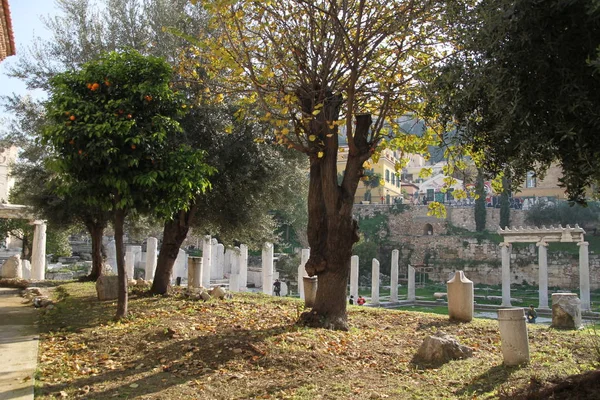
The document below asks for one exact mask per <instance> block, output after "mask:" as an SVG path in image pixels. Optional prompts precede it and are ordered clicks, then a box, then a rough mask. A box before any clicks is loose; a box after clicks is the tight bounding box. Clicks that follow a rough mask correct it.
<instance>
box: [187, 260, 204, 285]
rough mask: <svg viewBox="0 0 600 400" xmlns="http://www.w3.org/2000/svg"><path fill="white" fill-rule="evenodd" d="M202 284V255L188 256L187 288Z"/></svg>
mask: <svg viewBox="0 0 600 400" xmlns="http://www.w3.org/2000/svg"><path fill="white" fill-rule="evenodd" d="M201 285H202V257H188V289H189V288H197V287H200V286H201Z"/></svg>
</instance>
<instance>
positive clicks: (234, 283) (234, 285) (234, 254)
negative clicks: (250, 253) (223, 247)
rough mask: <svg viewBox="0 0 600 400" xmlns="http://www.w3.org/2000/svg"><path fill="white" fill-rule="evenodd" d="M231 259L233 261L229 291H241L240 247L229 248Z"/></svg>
mask: <svg viewBox="0 0 600 400" xmlns="http://www.w3.org/2000/svg"><path fill="white" fill-rule="evenodd" d="M227 254H228V255H229V261H230V263H231V272H230V273H229V291H231V292H239V291H240V248H239V247H235V248H233V249H227Z"/></svg>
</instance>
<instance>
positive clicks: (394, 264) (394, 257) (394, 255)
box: [390, 250, 400, 303]
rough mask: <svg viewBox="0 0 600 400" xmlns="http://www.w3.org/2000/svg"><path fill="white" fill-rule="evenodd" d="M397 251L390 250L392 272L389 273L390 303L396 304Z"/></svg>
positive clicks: (398, 254)
mask: <svg viewBox="0 0 600 400" xmlns="http://www.w3.org/2000/svg"><path fill="white" fill-rule="evenodd" d="M399 257H400V251H399V250H392V270H391V271H390V301H392V302H394V303H397V302H398V258H399Z"/></svg>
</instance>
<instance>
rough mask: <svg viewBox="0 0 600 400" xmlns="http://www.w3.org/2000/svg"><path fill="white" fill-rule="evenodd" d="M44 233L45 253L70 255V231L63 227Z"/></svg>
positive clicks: (58, 255) (62, 255) (60, 255)
mask: <svg viewBox="0 0 600 400" xmlns="http://www.w3.org/2000/svg"><path fill="white" fill-rule="evenodd" d="M50 228H51V229H50V230H48V231H47V235H46V253H47V254H52V255H53V256H54V257H55V258H56V257H70V256H71V255H72V251H71V244H70V243H69V235H70V234H71V232H70V231H69V230H64V229H52V228H53V227H52V226H50Z"/></svg>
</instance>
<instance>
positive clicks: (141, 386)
mask: <svg viewBox="0 0 600 400" xmlns="http://www.w3.org/2000/svg"><path fill="white" fill-rule="evenodd" d="M290 329H295V328H294V327H292V326H289V325H287V326H278V327H274V328H270V329H266V330H245V329H235V328H234V329H231V330H229V331H227V332H224V333H219V334H208V335H205V336H199V337H195V338H193V339H188V340H177V339H171V340H173V341H174V342H173V343H171V344H169V345H167V346H166V347H162V348H152V347H149V348H147V349H146V350H145V351H144V350H141V351H140V352H143V353H144V354H143V355H141V356H140V357H138V358H136V359H135V360H134V361H132V362H131V364H134V365H129V366H128V367H123V368H118V369H115V370H110V371H104V372H102V373H100V374H98V375H95V376H81V377H76V378H74V379H72V380H70V381H69V382H64V383H60V384H51V383H47V382H46V383H44V386H43V388H42V389H41V390H40V392H41V394H53V393H59V392H60V391H63V390H66V389H68V388H85V387H86V386H87V387H94V385H98V384H103V385H105V384H106V382H111V381H123V384H121V385H120V386H117V387H111V388H106V389H105V390H97V388H92V390H91V391H89V392H87V393H85V396H84V397H85V398H86V399H107V398H113V397H117V396H125V397H128V396H129V395H135V396H136V397H138V396H144V395H150V394H152V393H156V392H160V391H163V390H165V389H167V388H169V387H172V386H177V385H180V384H183V383H186V382H190V383H192V382H193V381H195V380H198V379H201V378H208V377H209V376H210V375H212V374H218V373H219V374H220V373H222V372H221V371H220V369H221V368H222V367H223V366H224V365H226V364H227V363H228V362H229V361H231V360H233V359H236V358H239V359H241V360H244V362H246V363H250V364H251V365H252V364H254V365H256V366H257V367H263V368H264V367H272V366H276V367H277V368H278V369H289V370H293V369H295V368H298V365H296V364H298V363H299V362H300V361H298V362H294V361H293V360H288V359H286V360H280V361H278V360H271V359H268V360H267V359H264V358H263V356H264V355H265V354H264V353H263V352H262V351H261V349H260V343H261V342H263V341H265V340H267V339H268V338H269V337H273V336H277V335H280V334H282V333H284V332H287V331H290ZM154 339H158V338H156V337H155V338H154ZM163 339H164V337H163ZM114 358H116V359H118V357H114ZM142 364H143V366H142V367H139V366H140V365H142ZM303 364H305V363H303ZM134 375H144V376H143V377H140V378H138V379H135V380H130V379H128V378H131V377H132V376H134ZM231 379H236V374H235V373H232V376H231ZM204 380H206V379H204ZM132 384H133V385H134V387H130V385H132ZM297 384H298V385H300V384H302V382H301V380H298V382H297ZM272 389H273V390H280V389H281V385H279V384H277V383H276V382H273V385H272ZM263 390H264V388H263ZM263 393H264V392H263Z"/></svg>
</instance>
